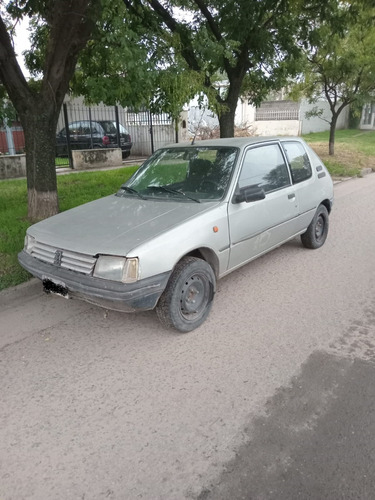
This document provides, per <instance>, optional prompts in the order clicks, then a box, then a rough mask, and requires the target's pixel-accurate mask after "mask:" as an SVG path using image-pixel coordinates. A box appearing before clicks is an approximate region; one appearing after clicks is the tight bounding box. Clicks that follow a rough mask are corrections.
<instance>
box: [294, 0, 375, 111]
mask: <svg viewBox="0 0 375 500" xmlns="http://www.w3.org/2000/svg"><path fill="white" fill-rule="evenodd" d="M332 5H333V6H335V9H333V10H332V11H331V12H330V15H329V16H326V17H325V18H323V19H317V21H316V23H315V24H314V25H312V27H311V29H310V31H309V33H308V36H307V39H306V40H305V41H303V42H301V45H303V46H304V50H305V52H304V54H305V60H304V68H303V69H304V71H303V78H302V79H301V81H300V82H299V83H297V84H296V85H295V86H294V89H293V93H292V96H293V97H298V96H301V95H304V96H307V97H308V98H309V99H310V101H311V102H316V101H317V99H319V98H321V97H324V98H325V99H326V100H327V101H328V102H329V105H330V108H331V112H332V116H333V118H334V117H335V116H336V114H337V113H338V114H339V113H340V112H341V110H342V109H343V107H345V106H348V105H349V104H351V103H356V104H355V105H356V107H357V108H358V107H361V106H362V104H363V103H364V102H365V101H366V100H368V99H370V98H371V95H372V93H373V91H374V90H375V25H374V15H375V9H374V8H373V7H371V6H370V7H369V6H368V5H366V4H365V3H362V4H361V3H359V2H350V3H349V2H337V4H336V5H335V3H334V2H333V3H332ZM315 116H316V115H315Z"/></svg>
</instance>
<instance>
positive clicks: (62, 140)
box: [56, 120, 132, 158]
mask: <svg viewBox="0 0 375 500" xmlns="http://www.w3.org/2000/svg"><path fill="white" fill-rule="evenodd" d="M119 128H120V130H119V132H120V147H121V149H122V157H123V158H127V157H128V156H129V155H130V150H131V147H132V142H131V137H130V134H129V132H128V131H127V130H126V128H125V127H124V126H123V125H121V124H119ZM69 137H70V146H71V148H72V149H97V148H117V147H118V145H117V128H116V122H115V121H111V120H95V121H90V120H80V121H76V122H72V123H70V124H69ZM56 154H57V156H66V155H67V154H68V143H67V137H66V129H65V128H63V129H62V130H60V132H58V134H57V135H56Z"/></svg>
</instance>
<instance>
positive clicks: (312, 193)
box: [19, 137, 333, 332]
mask: <svg viewBox="0 0 375 500" xmlns="http://www.w3.org/2000/svg"><path fill="white" fill-rule="evenodd" d="M332 203H333V183H332V180H331V177H330V175H329V173H328V171H327V169H326V167H325V166H324V164H323V163H322V161H321V160H320V159H319V157H318V156H317V155H316V154H315V153H314V151H313V150H312V149H311V148H310V147H309V146H308V145H307V144H306V143H305V142H304V141H303V140H302V139H300V138H291V137H280V138H259V137H256V138H255V137H253V138H232V139H218V140H210V141H200V142H197V143H195V144H174V145H171V146H167V147H163V148H161V149H159V150H158V151H156V152H155V153H154V154H153V155H152V156H151V157H150V158H149V159H148V160H147V161H146V162H145V163H144V164H143V165H142V166H141V167H140V168H139V169H138V170H137V172H136V173H135V174H134V175H133V176H132V177H131V178H130V179H129V180H128V181H127V182H125V183H124V184H123V185H122V186H121V187H120V188H119V190H118V192H117V193H116V194H113V195H111V196H107V197H104V198H101V199H98V200H96V201H93V202H90V203H87V204H84V205H82V206H79V207H77V208H74V209H72V210H69V211H66V212H63V213H60V214H58V215H56V216H53V217H50V218H49V219H46V220H44V221H41V222H38V223H37V224H34V225H33V226H31V227H30V228H29V229H28V230H27V234H26V238H25V246H24V249H23V251H22V252H20V254H19V261H20V263H21V265H22V266H23V267H24V268H25V269H27V270H28V271H29V272H30V273H31V274H33V275H34V276H36V277H37V278H39V279H41V280H42V282H43V287H44V290H45V291H46V292H48V293H55V294H59V295H62V296H64V297H66V298H73V297H77V298H80V299H84V300H86V301H88V302H90V303H93V304H97V305H99V306H102V307H104V308H106V309H114V310H119V311H124V312H131V311H137V310H149V309H154V308H156V312H157V315H158V317H159V319H160V320H161V322H162V323H163V324H164V325H165V326H167V327H172V328H175V329H177V330H179V331H181V332H188V331H191V330H193V329H194V328H197V327H198V326H199V325H201V324H202V323H203V322H204V321H205V319H206V318H207V316H208V314H209V312H210V309H211V306H212V302H213V298H214V295H215V290H216V282H217V280H218V279H219V278H221V277H223V276H225V275H226V274H228V273H230V272H231V271H233V270H235V269H238V268H239V267H240V266H243V265H244V264H246V263H248V262H250V261H251V260H253V259H255V258H256V257H259V256H260V255H263V254H265V253H266V252H269V251H270V250H272V249H274V248H275V247H277V246H279V245H282V244H283V243H285V242H286V241H288V240H290V239H291V238H295V237H296V236H300V237H301V241H302V244H303V246H305V247H307V248H311V249H317V248H319V247H321V246H322V245H323V244H324V242H325V240H326V237H327V234H328V222H329V221H328V219H329V213H330V212H331V208H332Z"/></svg>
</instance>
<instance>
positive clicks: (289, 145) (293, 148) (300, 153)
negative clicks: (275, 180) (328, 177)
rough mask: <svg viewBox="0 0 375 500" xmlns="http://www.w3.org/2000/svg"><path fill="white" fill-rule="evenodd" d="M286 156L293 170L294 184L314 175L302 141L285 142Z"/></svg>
mask: <svg viewBox="0 0 375 500" xmlns="http://www.w3.org/2000/svg"><path fill="white" fill-rule="evenodd" d="M283 146H284V150H285V153H286V157H287V158H288V162H289V165H290V170H291V172H292V179H293V184H297V183H298V182H302V181H305V180H306V179H309V178H310V177H311V175H312V171H311V165H310V160H309V157H308V156H307V153H306V150H305V148H304V147H303V145H302V144H301V143H300V142H292V141H290V142H289V141H288V142H284V143H283Z"/></svg>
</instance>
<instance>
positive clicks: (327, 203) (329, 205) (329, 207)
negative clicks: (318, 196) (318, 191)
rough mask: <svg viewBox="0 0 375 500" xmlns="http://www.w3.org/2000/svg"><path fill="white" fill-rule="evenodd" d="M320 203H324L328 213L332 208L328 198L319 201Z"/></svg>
mask: <svg viewBox="0 0 375 500" xmlns="http://www.w3.org/2000/svg"><path fill="white" fill-rule="evenodd" d="M321 205H324V206H325V207H326V209H327V211H328V213H329V214H330V213H331V210H332V203H331V202H330V200H328V199H325V200H323V201H322V202H321Z"/></svg>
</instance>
